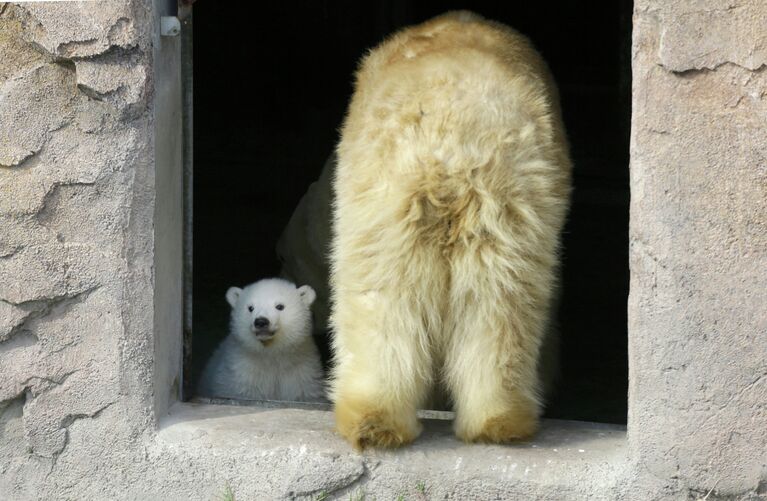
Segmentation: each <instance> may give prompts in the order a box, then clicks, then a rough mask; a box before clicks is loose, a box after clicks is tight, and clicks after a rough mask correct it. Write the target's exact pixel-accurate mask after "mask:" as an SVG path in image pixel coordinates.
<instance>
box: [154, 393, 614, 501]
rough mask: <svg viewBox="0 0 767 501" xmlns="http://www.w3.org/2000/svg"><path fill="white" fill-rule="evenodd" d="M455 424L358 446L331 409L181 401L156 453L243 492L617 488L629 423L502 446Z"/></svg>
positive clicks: (327, 494)
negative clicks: (346, 437)
mask: <svg viewBox="0 0 767 501" xmlns="http://www.w3.org/2000/svg"><path fill="white" fill-rule="evenodd" d="M450 425H451V423H450V422H448V421H444V420H427V421H425V422H424V432H423V434H422V435H421V437H420V438H419V439H418V440H417V441H416V442H415V443H414V444H413V445H411V446H409V447H406V448H404V449H402V450H398V451H369V452H367V451H366V452H365V453H364V454H358V453H357V452H355V451H354V450H353V449H352V448H351V447H350V446H349V445H348V444H346V442H344V441H343V440H342V439H341V438H339V437H338V436H337V435H336V434H335V433H334V432H333V416H332V413H331V412H329V411H324V410H303V409H273V408H271V409H270V408H258V407H237V406H225V405H210V404H196V403H177V404H175V405H174V406H173V407H171V409H170V411H169V413H168V415H167V416H166V417H165V418H163V419H162V420H161V423H160V430H159V432H158V436H157V439H156V441H155V442H154V446H153V447H152V450H151V452H150V454H157V455H161V456H162V462H164V463H166V464H168V463H167V462H168V461H170V462H173V463H175V464H178V465H179V468H183V469H185V470H187V471H186V472H185V474H188V475H195V478H196V479H197V480H200V478H201V477H202V478H205V479H207V478H209V479H210V482H209V483H208V482H203V483H204V485H210V492H209V493H205V494H208V495H215V494H216V493H221V492H223V490H224V489H226V488H227V487H229V488H231V489H232V491H233V493H234V494H235V497H236V498H237V499H238V500H239V499H243V500H245V499H280V498H283V499H284V498H287V499H295V498H298V499H318V498H319V499H335V498H341V499H366V500H372V499H378V500H389V499H591V500H594V499H616V498H617V497H619V496H618V493H619V492H620V484H621V483H622V479H623V478H624V473H625V472H626V432H625V428H624V427H622V426H615V425H604V424H594V423H583V422H575V421H556V420H547V421H544V423H543V428H542V430H541V432H540V433H539V434H538V436H537V437H536V439H535V440H534V441H532V442H530V443H525V444H520V445H515V446H495V445H467V444H464V443H462V442H460V441H458V440H456V439H455V438H454V437H453V435H452V432H451V429H450ZM157 459H160V458H159V457H158V458H157ZM193 483H194V484H197V485H200V482H193ZM200 494H203V493H200V492H199V491H197V492H196V493H194V495H195V497H196V498H200ZM400 496H402V497H400Z"/></svg>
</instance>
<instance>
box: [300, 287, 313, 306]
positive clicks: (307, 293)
mask: <svg viewBox="0 0 767 501" xmlns="http://www.w3.org/2000/svg"><path fill="white" fill-rule="evenodd" d="M298 293H299V294H300V295H301V301H302V302H303V303H304V304H305V305H306V306H307V307H309V306H311V305H312V303H313V302H314V300H315V299H316V298H317V293H316V292H314V289H312V288H311V287H309V286H308V285H302V286H301V287H299V288H298Z"/></svg>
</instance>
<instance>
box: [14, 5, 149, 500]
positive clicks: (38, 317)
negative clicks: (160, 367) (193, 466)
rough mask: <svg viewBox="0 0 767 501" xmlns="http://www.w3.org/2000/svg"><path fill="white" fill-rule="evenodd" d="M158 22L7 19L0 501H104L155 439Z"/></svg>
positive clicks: (53, 12)
mask: <svg viewBox="0 0 767 501" xmlns="http://www.w3.org/2000/svg"><path fill="white" fill-rule="evenodd" d="M150 16H151V12H150V10H149V9H148V8H147V6H146V5H144V4H143V3H141V2H111V3H110V2H94V3H90V2H83V3H70V2H65V3H58V4H37V3H35V4H31V3H28V4H22V5H19V6H16V5H9V4H0V493H2V494H0V498H2V499H26V498H48V499H53V498H54V497H60V498H71V499H75V498H82V497H83V493H88V492H90V493H95V492H97V491H96V490H94V488H93V487H95V486H98V485H100V484H102V485H107V483H108V482H107V480H108V479H112V481H114V474H115V472H114V470H112V471H108V470H107V469H105V468H103V465H105V464H109V463H110V462H111V463H113V464H115V462H117V461H120V462H124V463H125V464H130V462H131V461H137V460H138V456H137V454H140V453H141V451H140V450H139V449H138V448H136V447H134V446H129V444H135V443H137V442H139V441H140V437H142V435H144V434H145V433H147V432H148V431H150V430H151V427H150V426H149V425H150V424H151V423H152V422H153V417H152V410H153V406H152V386H151V382H152V362H153V356H152V354H153V351H152V318H153V310H152V262H153V257H152V248H153V236H152V224H153V223H152V210H153V200H154V190H153V185H152V182H153V177H152V172H151V171H152V162H151V160H152V138H153V136H152V133H151V132H152V114H151V97H152V85H151V62H152V58H151V50H152V45H151V40H150V33H151V32H150V26H151V21H152V20H151V17H150ZM83 478H92V479H93V480H92V481H89V483H91V484H92V487H86V486H82V484H83V481H82V479H83ZM115 487H116V486H115ZM54 493H55V496H54V495H53V494H54Z"/></svg>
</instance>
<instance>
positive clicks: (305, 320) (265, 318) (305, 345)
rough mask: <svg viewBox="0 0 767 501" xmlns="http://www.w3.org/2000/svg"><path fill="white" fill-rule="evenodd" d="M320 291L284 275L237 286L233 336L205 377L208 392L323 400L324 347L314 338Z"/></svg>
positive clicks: (231, 298) (232, 297)
mask: <svg viewBox="0 0 767 501" xmlns="http://www.w3.org/2000/svg"><path fill="white" fill-rule="evenodd" d="M315 296H316V295H315V292H314V290H313V289H312V288H311V287H309V286H308V285H304V286H302V287H296V286H295V285H294V284H292V283H290V282H288V281H286V280H282V279H278V278H271V279H264V280H260V281H258V282H256V283H254V284H251V285H248V286H247V287H245V288H242V289H240V288H238V287H231V288H229V290H228V291H227V292H226V300H227V302H228V303H229V305H230V306H231V307H232V312H231V321H230V329H229V335H228V336H227V337H226V338H225V339H224V341H222V342H221V344H220V345H219V347H218V348H217V349H216V351H215V353H214V354H213V356H212V357H211V359H210V360H209V361H208V364H207V366H206V368H205V370H204V372H203V374H202V378H201V380H200V387H199V392H200V393H201V394H203V395H206V396H215V397H227V398H244V399H258V400H289V401H322V400H323V399H324V385H323V378H322V364H321V361H320V355H319V351H318V350H317V347H316V345H315V344H314V341H313V340H312V337H311V333H312V317H311V305H312V303H313V302H314V299H315Z"/></svg>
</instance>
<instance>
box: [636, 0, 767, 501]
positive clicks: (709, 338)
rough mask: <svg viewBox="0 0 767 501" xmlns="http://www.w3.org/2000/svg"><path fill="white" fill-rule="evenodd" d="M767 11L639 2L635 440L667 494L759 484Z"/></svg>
mask: <svg viewBox="0 0 767 501" xmlns="http://www.w3.org/2000/svg"><path fill="white" fill-rule="evenodd" d="M765 20H767V4H765V3H763V2H758V1H753V2H749V1H742V2H734V1H733V2H724V5H723V3H722V2H656V1H642V2H637V15H636V16H635V23H634V55H633V56H634V73H633V77H634V106H633V117H632V120H633V123H632V151H631V153H632V164H631V180H632V206H631V277H632V278H631V297H630V301H629V332H630V345H629V346H630V352H631V370H630V402H631V405H630V415H629V423H630V427H629V443H630V446H631V451H632V457H634V458H635V460H636V461H637V462H638V465H639V466H638V468H640V469H641V470H642V471H646V472H648V473H649V475H650V476H651V477H654V481H655V482H656V483H661V484H663V487H664V489H665V490H666V493H667V495H669V496H671V495H674V496H680V497H683V496H685V495H690V496H699V497H703V496H704V495H705V494H706V493H707V492H709V491H711V492H712V496H714V499H716V497H715V496H733V499H750V498H751V497H755V496H757V494H758V493H759V492H761V494H764V492H763V489H764V485H765V481H767V466H765V458H766V457H767V310H765V308H764V305H765V304H767V169H766V168H765V165H766V164H767V135H765V132H764V126H765V123H767V99H765V96H767V71H765V66H764V65H765V62H766V61H767V38H765V36H767V25H766V24H765ZM700 69H706V70H703V71H697V70H700ZM728 499H729V498H728Z"/></svg>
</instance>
